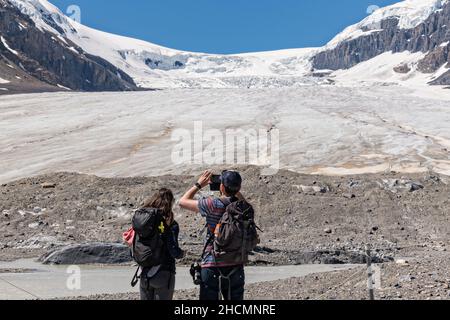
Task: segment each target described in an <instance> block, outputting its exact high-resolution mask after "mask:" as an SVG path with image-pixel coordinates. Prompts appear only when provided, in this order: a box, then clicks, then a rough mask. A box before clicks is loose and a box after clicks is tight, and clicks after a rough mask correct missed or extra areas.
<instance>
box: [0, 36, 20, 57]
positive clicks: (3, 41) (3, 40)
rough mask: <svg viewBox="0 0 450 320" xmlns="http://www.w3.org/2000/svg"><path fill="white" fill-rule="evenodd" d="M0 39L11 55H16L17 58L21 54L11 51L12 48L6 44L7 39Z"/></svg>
mask: <svg viewBox="0 0 450 320" xmlns="http://www.w3.org/2000/svg"><path fill="white" fill-rule="evenodd" d="M0 39H1V41H2V43H3V45H4V46H5V48H6V49H7V50H8V51H10V52H11V53H13V54H15V55H16V56H17V55H19V53H18V52H17V51H16V50H13V49H11V47H10V46H9V45H8V43H7V42H6V40H5V38H3V36H2V37H0Z"/></svg>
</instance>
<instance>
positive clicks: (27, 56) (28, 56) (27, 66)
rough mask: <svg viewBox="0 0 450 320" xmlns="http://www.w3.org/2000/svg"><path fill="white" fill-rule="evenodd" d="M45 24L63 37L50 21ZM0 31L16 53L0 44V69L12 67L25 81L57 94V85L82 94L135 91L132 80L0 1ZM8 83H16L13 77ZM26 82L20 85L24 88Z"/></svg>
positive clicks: (104, 61) (102, 60)
mask: <svg viewBox="0 0 450 320" xmlns="http://www.w3.org/2000/svg"><path fill="white" fill-rule="evenodd" d="M45 20H46V22H47V23H48V24H49V25H50V26H52V27H53V28H54V29H55V30H56V31H58V32H60V33H61V35H64V31H63V30H61V28H59V26H58V25H57V24H56V23H55V21H54V20H53V17H51V16H48V17H47V18H46V19H45ZM20 25H23V26H25V27H26V29H23V28H22V27H20ZM0 30H1V34H2V37H3V38H4V39H5V41H6V42H7V43H8V44H9V45H10V47H12V49H13V50H15V51H17V53H18V54H14V53H12V52H11V51H10V50H8V49H7V48H6V47H5V46H4V45H3V43H1V42H0V66H1V65H2V64H5V65H6V64H10V65H14V66H16V67H17V68H15V69H16V70H20V71H21V72H23V71H24V72H25V74H26V75H28V78H29V79H35V80H38V81H40V82H41V83H45V84H49V85H50V86H53V87H56V88H57V89H59V90H61V89H60V88H58V87H57V86H58V85H61V86H64V87H67V88H70V89H72V90H82V91H125V90H137V86H136V84H135V83H134V81H133V79H132V78H131V77H130V76H128V75H127V74H126V73H125V72H123V71H122V70H120V69H118V68H116V67H115V66H113V65H112V64H111V63H109V62H108V61H106V60H104V59H103V58H100V57H98V56H93V55H90V54H88V53H86V52H84V51H83V49H81V48H79V47H78V46H77V45H76V44H74V43H72V42H71V41H70V40H69V39H67V38H65V39H64V40H61V39H59V38H58V37H56V36H55V35H54V34H52V33H50V32H49V31H46V30H40V29H38V28H37V27H36V25H35V23H34V21H33V20H31V19H30V18H29V17H28V16H27V15H25V14H23V13H22V12H21V11H20V10H19V9H18V8H16V7H15V6H13V5H11V4H10V3H9V2H6V1H0ZM62 37H63V36H62ZM10 70H11V69H10ZM8 79H10V80H11V81H15V82H17V81H18V80H17V79H16V77H15V76H14V75H11V77H9V78H8ZM29 79H24V81H23V82H24V83H25V84H26V83H27V82H29Z"/></svg>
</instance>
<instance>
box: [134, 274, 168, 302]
mask: <svg viewBox="0 0 450 320" xmlns="http://www.w3.org/2000/svg"><path fill="white" fill-rule="evenodd" d="M174 291H175V273H172V272H169V271H159V272H158V273H157V274H156V275H154V276H153V277H151V278H148V277H147V275H145V274H142V275H141V284H140V293H141V300H172V299H173V293H174Z"/></svg>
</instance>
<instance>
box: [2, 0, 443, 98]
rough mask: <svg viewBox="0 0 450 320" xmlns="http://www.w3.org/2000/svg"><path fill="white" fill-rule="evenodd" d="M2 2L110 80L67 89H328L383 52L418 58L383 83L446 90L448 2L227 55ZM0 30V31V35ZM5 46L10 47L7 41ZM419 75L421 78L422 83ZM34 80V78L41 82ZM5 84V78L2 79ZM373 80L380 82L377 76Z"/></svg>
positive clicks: (402, 5) (31, 0) (379, 14)
mask: <svg viewBox="0 0 450 320" xmlns="http://www.w3.org/2000/svg"><path fill="white" fill-rule="evenodd" d="M6 3H9V4H10V5H12V6H14V7H16V8H17V9H18V10H19V11H20V13H21V14H22V15H25V16H28V17H29V19H30V20H31V21H33V22H34V24H35V28H36V29H37V30H40V31H41V32H43V33H46V32H48V33H50V34H52V36H51V37H53V38H54V39H55V41H56V42H58V43H59V44H60V45H61V44H62V46H63V47H65V48H66V49H68V50H69V51H72V52H73V53H74V54H76V52H78V54H79V55H80V56H83V58H86V59H88V60H90V61H91V62H92V64H95V65H97V66H99V68H98V69H99V70H101V69H102V68H103V72H104V73H105V74H109V75H110V78H111V79H109V82H110V84H105V85H104V86H103V88H102V86H101V85H99V86H94V85H92V86H91V85H86V83H84V84H83V85H81V84H80V83H75V84H74V83H73V82H74V81H73V79H72V81H65V84H64V83H60V85H62V86H64V87H68V88H70V89H74V90H83V91H89V90H92V91H98V90H137V89H139V88H209V87H214V88H229V87H233V88H235V87H243V88H253V87H286V86H289V87H295V86H303V85H310V84H321V85H322V84H334V83H336V81H337V79H336V76H335V71H339V70H347V69H350V70H351V69H352V68H353V67H355V66H357V65H358V64H360V63H362V62H367V61H370V60H371V59H373V58H375V57H378V56H380V55H381V54H386V53H389V52H391V53H392V55H394V54H397V53H402V52H406V51H407V52H408V53H410V54H411V56H412V55H414V54H415V53H417V52H422V53H424V56H423V57H420V59H416V60H411V59H407V60H408V62H407V63H401V62H400V64H399V65H396V66H393V67H392V68H391V69H392V70H390V71H389V73H390V74H389V77H388V78H389V79H393V78H395V79H397V80H395V82H398V83H403V82H404V81H403V80H402V79H404V78H405V76H404V75H405V74H407V75H408V77H407V78H408V81H410V80H411V79H412V78H415V77H416V75H418V76H417V77H416V78H418V79H420V81H421V82H423V83H422V84H423V85H426V84H427V83H429V84H434V85H450V71H446V70H442V69H443V68H444V66H445V67H446V66H447V64H448V62H449V49H450V46H449V43H450V42H448V43H446V41H450V37H449V35H450V33H448V34H447V31H445V32H444V31H443V30H440V29H442V27H443V26H446V25H447V21H448V25H449V26H450V21H449V20H450V3H449V2H448V0H405V1H402V2H399V3H397V4H394V5H392V6H388V7H385V8H381V9H378V10H376V11H375V12H374V13H373V14H372V15H370V16H369V17H367V18H366V19H364V20H363V21H361V22H360V23H358V24H355V25H353V26H349V27H348V28H346V29H345V30H344V31H343V32H341V33H340V34H338V35H337V36H336V37H335V38H333V39H332V40H331V41H330V42H329V43H328V44H326V45H325V46H323V47H319V48H300V49H289V50H279V51H271V52H257V53H244V54H232V55H219V54H205V53H196V52H188V51H181V50H175V49H170V48H165V47H162V46H158V45H156V44H153V43H149V42H146V41H142V40H137V39H132V38H127V37H123V36H119V35H114V34H109V33H106V32H102V31H99V30H95V29H92V28H89V27H87V26H84V25H81V24H79V23H77V22H75V21H73V20H71V19H70V18H68V17H66V16H65V15H64V14H63V13H62V12H61V11H60V10H59V9H58V8H56V7H55V6H54V5H52V4H51V3H50V2H48V1H46V0H1V1H0V4H2V6H4V4H6ZM4 28H5V26H2V27H1V28H0V33H1V34H3V33H4ZM433 37H434V38H433ZM431 38H433V39H431ZM447 39H449V40H447ZM10 45H11V46H12V49H13V50H17V45H16V44H15V43H10ZM1 47H2V44H1V43H0V48H1ZM5 50H6V51H8V50H7V48H6V46H4V45H3V52H5ZM19 51H20V50H19ZM9 53H11V52H9ZM69 55H70V54H69ZM374 61H375V60H374ZM47 62H48V61H47ZM72 69H73V68H72ZM443 71H446V72H443ZM96 72H101V71H96ZM94 74H95V72H94ZM422 74H426V75H427V77H426V79H424V78H423V77H422ZM114 75H115V77H114ZM38 78H39V80H42V77H38ZM113 78H115V79H113ZM6 80H9V81H11V79H10V78H9V79H6ZM43 80H44V82H47V83H50V84H52V85H55V84H54V82H55V81H53V82H52V81H48V79H46V78H45V77H44V79H43ZM379 81H380V82H383V81H386V79H384V78H380V79H379ZM418 81H419V80H418ZM418 81H416V82H418ZM60 82H64V81H60ZM405 83H408V82H405Z"/></svg>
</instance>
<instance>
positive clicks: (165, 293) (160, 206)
mask: <svg viewBox="0 0 450 320" xmlns="http://www.w3.org/2000/svg"><path fill="white" fill-rule="evenodd" d="M174 203H175V198H174V196H173V193H172V191H171V190H169V189H165V188H163V189H161V190H159V191H158V192H157V193H155V194H154V195H153V197H151V198H150V199H148V200H147V201H145V203H144V205H143V206H142V208H140V209H139V210H137V211H136V212H135V214H134V216H133V221H132V224H133V228H132V229H131V232H132V234H133V238H132V240H131V241H130V242H131V247H132V255H133V258H134V260H135V261H136V262H137V263H138V265H139V267H138V270H137V271H136V274H135V276H134V279H133V281H132V286H135V285H136V284H137V279H138V278H139V277H138V276H137V275H138V272H139V269H142V271H141V275H140V296H141V300H172V299H173V294H174V290H175V273H176V261H175V260H176V259H181V258H183V257H184V251H183V250H181V249H180V247H179V245H178V235H179V232H180V228H179V225H178V223H177V222H176V221H175V219H174V215H173V211H172V208H173V205H174Z"/></svg>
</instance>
